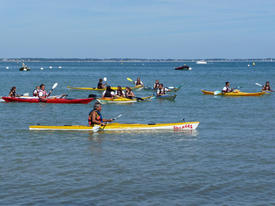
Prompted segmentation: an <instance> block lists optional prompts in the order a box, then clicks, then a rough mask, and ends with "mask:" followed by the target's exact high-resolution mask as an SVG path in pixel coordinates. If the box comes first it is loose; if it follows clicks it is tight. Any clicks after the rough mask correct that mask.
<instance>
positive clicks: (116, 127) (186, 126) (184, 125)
mask: <svg viewBox="0 0 275 206" xmlns="http://www.w3.org/2000/svg"><path fill="white" fill-rule="evenodd" d="M199 123H200V122H177V123H156V124H122V123H109V124H107V125H106V126H98V125H96V126H94V127H91V126H84V125H64V126H42V125H32V126H29V130H63V131H67V130H68V131H93V132H97V131H103V130H104V131H105V130H106V131H131V130H175V131H180V130H195V129H196V128H197V127H198V126H199Z"/></svg>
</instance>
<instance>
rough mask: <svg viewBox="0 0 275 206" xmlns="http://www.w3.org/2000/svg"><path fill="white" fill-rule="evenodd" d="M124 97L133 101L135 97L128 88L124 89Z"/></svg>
mask: <svg viewBox="0 0 275 206" xmlns="http://www.w3.org/2000/svg"><path fill="white" fill-rule="evenodd" d="M125 97H126V98H128V99H133V98H134V97H135V94H134V92H133V91H132V89H131V88H130V87H126V89H125Z"/></svg>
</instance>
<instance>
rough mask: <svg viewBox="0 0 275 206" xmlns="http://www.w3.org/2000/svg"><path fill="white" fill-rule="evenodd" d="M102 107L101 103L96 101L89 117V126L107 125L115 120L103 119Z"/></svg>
mask: <svg viewBox="0 0 275 206" xmlns="http://www.w3.org/2000/svg"><path fill="white" fill-rule="evenodd" d="M101 109H102V106H101V104H100V103H99V102H96V103H95V104H94V109H93V110H92V111H91V112H90V113H89V117H88V123H89V126H94V125H101V126H104V125H106V123H107V122H112V121H113V119H103V117H102V115H101V113H100V112H101Z"/></svg>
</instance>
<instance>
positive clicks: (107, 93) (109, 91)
mask: <svg viewBox="0 0 275 206" xmlns="http://www.w3.org/2000/svg"><path fill="white" fill-rule="evenodd" d="M114 95H115V91H114V90H112V88H111V86H107V88H106V90H105V91H104V92H103V94H102V97H103V98H104V97H108V98H113V97H114Z"/></svg>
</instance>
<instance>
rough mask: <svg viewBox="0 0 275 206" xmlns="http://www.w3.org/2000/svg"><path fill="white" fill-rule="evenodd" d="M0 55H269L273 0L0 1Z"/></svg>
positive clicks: (274, 30)
mask: <svg viewBox="0 0 275 206" xmlns="http://www.w3.org/2000/svg"><path fill="white" fill-rule="evenodd" d="M0 23H1V35H0V37H1V38H0V57H50V58H54V57H57V58H71V57H78V58H120V57H124V58H125V57H127V58H202V59H205V58H264V57H275V55H274V51H275V49H274V48H275V1H274V0H261V1H260V0H250V1H236V0H209V1H207V0H112V1H111V0H79V1H76V0H43V1H42V0H0Z"/></svg>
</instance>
